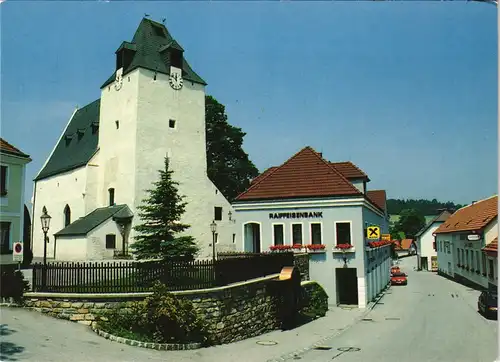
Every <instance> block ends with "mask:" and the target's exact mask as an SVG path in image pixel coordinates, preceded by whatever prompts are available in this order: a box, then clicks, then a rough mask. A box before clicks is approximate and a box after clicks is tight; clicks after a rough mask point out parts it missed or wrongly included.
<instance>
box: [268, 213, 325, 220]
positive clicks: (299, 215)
mask: <svg viewBox="0 0 500 362" xmlns="http://www.w3.org/2000/svg"><path fill="white" fill-rule="evenodd" d="M322 217H323V212H274V213H270V214H269V218H270V219H300V218H302V219H307V218H308V219H312V218H322Z"/></svg>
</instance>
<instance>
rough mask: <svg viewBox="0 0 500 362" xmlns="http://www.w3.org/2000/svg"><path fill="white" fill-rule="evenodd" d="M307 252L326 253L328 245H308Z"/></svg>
mask: <svg viewBox="0 0 500 362" xmlns="http://www.w3.org/2000/svg"><path fill="white" fill-rule="evenodd" d="M306 250H307V252H308V253H312V254H314V253H324V252H325V251H326V245H323V244H308V245H306Z"/></svg>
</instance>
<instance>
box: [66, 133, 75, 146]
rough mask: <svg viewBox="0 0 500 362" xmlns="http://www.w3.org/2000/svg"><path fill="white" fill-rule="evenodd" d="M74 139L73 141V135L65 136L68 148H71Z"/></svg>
mask: <svg viewBox="0 0 500 362" xmlns="http://www.w3.org/2000/svg"><path fill="white" fill-rule="evenodd" d="M72 139H73V135H70V134H67V135H66V136H64V140H65V141H66V147H67V146H69V144H70V143H71V140H72Z"/></svg>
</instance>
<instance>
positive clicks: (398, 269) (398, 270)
mask: <svg viewBox="0 0 500 362" xmlns="http://www.w3.org/2000/svg"><path fill="white" fill-rule="evenodd" d="M400 272H401V269H400V268H399V266H392V267H391V275H392V274H394V273H400Z"/></svg>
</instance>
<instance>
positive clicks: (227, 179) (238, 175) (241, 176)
mask: <svg viewBox="0 0 500 362" xmlns="http://www.w3.org/2000/svg"><path fill="white" fill-rule="evenodd" d="M205 121H206V143H207V167H208V169H207V173H208V177H209V178H210V180H212V182H213V183H214V184H215V186H217V188H218V189H219V190H220V192H221V193H222V194H223V195H224V196H225V197H226V198H227V199H228V200H229V201H232V200H234V198H235V197H236V196H238V195H239V194H240V193H242V192H243V191H245V190H246V189H247V188H248V187H249V186H250V181H251V180H252V179H253V178H254V177H256V176H257V175H258V174H259V170H257V168H256V167H255V165H254V164H253V163H252V161H250V159H249V158H248V154H246V153H245V151H243V147H242V146H243V137H245V135H246V133H245V132H243V131H242V130H241V128H238V127H234V126H231V125H230V124H229V123H228V121H227V115H226V113H225V107H224V105H222V104H220V103H219V102H217V100H216V99H215V98H213V97H212V96H206V97H205Z"/></svg>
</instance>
